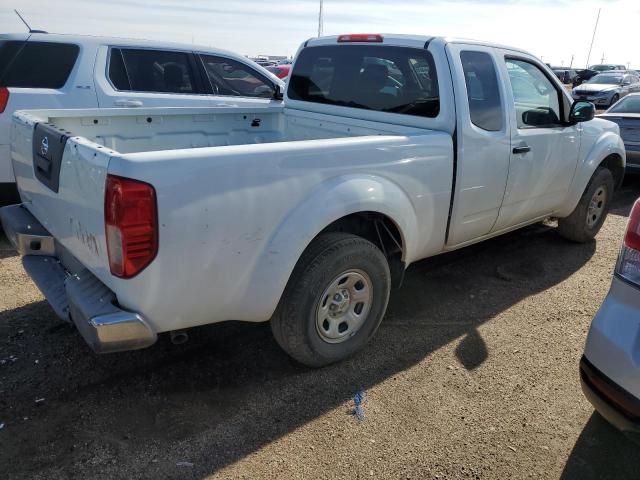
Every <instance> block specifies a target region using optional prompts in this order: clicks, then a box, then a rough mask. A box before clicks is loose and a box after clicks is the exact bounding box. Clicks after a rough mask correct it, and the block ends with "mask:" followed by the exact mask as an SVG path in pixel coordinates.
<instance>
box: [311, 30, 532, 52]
mask: <svg viewBox="0 0 640 480" xmlns="http://www.w3.org/2000/svg"><path fill="white" fill-rule="evenodd" d="M347 35H349V34H347ZM350 35H354V36H357V35H362V34H350ZM370 35H372V36H380V37H381V38H382V41H381V42H380V41H377V42H374V44H376V43H377V44H382V45H393V46H399V47H413V48H424V47H425V45H427V44H428V43H431V42H438V43H440V44H443V45H446V44H450V43H459V44H465V45H481V46H485V47H492V48H500V49H503V50H510V51H513V52H518V53H524V54H527V55H530V53H529V52H527V51H526V50H522V49H519V48H514V47H510V46H506V45H500V44H497V43H491V42H485V41H480V40H472V39H467V38H457V37H438V36H428V35H404V34H397V33H380V34H370ZM344 36H346V35H331V36H326V37H318V38H311V39H309V40H307V42H306V43H305V46H308V47H312V46H320V45H335V44H338V43H342V42H338V39H339V38H340V37H344ZM349 43H368V42H349Z"/></svg>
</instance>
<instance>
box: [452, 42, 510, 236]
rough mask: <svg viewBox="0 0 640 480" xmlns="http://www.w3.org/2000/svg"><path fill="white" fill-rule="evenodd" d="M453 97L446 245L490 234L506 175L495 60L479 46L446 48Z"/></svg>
mask: <svg viewBox="0 0 640 480" xmlns="http://www.w3.org/2000/svg"><path fill="white" fill-rule="evenodd" d="M447 54H448V56H449V64H450V65H451V68H452V70H453V72H452V73H453V75H452V78H453V86H454V91H455V98H456V135H455V139H456V144H455V146H456V148H457V161H456V178H455V192H454V198H453V205H452V209H451V220H450V222H449V231H448V236H447V246H448V247H449V248H453V247H456V246H459V245H461V244H464V243H466V242H470V241H473V240H474V239H478V238H480V237H482V236H484V235H487V234H489V233H490V232H491V229H492V228H493V225H494V224H495V222H496V219H497V218H498V212H499V210H500V206H501V205H502V198H503V196H504V190H505V186H506V183H507V174H508V172H509V152H510V148H511V134H510V124H509V117H508V115H507V109H506V106H505V105H506V96H507V92H506V90H505V85H504V82H501V81H500V75H499V64H498V62H499V61H500V58H499V57H497V56H496V51H495V49H493V48H491V47H485V46H482V45H466V44H458V43H450V44H448V45H447Z"/></svg>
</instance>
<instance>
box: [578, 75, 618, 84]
mask: <svg viewBox="0 0 640 480" xmlns="http://www.w3.org/2000/svg"><path fill="white" fill-rule="evenodd" d="M587 83H600V84H609V85H617V84H619V83H622V75H602V74H600V75H596V76H595V77H593V78H592V79H591V80H589V81H588V82H587Z"/></svg>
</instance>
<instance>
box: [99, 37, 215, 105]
mask: <svg viewBox="0 0 640 480" xmlns="http://www.w3.org/2000/svg"><path fill="white" fill-rule="evenodd" d="M196 72H197V70H196V68H195V65H194V60H193V55H192V54H191V53H189V52H176V51H165V50H153V49H134V48H112V49H111V51H110V55H109V71H108V75H109V80H110V81H111V83H112V85H113V86H114V88H115V89H116V90H120V91H132V92H151V93H182V94H197V93H202V89H201V87H200V85H199V82H198V78H197V73H196Z"/></svg>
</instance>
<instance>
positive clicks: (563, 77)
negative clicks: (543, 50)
mask: <svg viewBox="0 0 640 480" xmlns="http://www.w3.org/2000/svg"><path fill="white" fill-rule="evenodd" d="M551 69H552V70H553V73H555V74H556V77H558V78H559V79H560V81H561V82H562V83H573V81H574V79H575V78H576V76H577V75H578V74H577V73H576V71H575V70H573V69H572V68H562V67H552V68H551Z"/></svg>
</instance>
